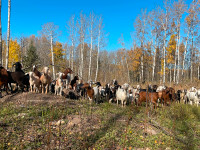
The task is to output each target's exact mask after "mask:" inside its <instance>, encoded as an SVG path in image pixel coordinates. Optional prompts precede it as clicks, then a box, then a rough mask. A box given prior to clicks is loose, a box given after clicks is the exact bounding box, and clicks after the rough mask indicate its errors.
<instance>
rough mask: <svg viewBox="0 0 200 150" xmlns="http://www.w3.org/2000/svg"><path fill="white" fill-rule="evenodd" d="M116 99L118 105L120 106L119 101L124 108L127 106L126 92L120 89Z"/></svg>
mask: <svg viewBox="0 0 200 150" xmlns="http://www.w3.org/2000/svg"><path fill="white" fill-rule="evenodd" d="M116 99H117V105H118V102H119V100H121V103H122V107H123V106H125V105H126V101H127V94H126V90H124V89H121V88H118V89H117V92H116Z"/></svg>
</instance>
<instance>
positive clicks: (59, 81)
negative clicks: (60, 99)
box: [55, 72, 63, 96]
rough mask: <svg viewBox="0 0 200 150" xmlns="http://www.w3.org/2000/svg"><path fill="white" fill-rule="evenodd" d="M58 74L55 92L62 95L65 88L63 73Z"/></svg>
mask: <svg viewBox="0 0 200 150" xmlns="http://www.w3.org/2000/svg"><path fill="white" fill-rule="evenodd" d="M56 75H58V78H57V80H56V85H55V94H56V95H60V96H62V90H63V80H62V76H63V73H62V72H59V73H57V74H56Z"/></svg>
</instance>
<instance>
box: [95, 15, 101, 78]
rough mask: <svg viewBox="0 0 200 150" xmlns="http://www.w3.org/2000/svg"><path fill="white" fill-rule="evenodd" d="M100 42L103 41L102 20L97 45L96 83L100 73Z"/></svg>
mask: <svg viewBox="0 0 200 150" xmlns="http://www.w3.org/2000/svg"><path fill="white" fill-rule="evenodd" d="M100 40H101V18H100V22H99V34H98V45H97V68H96V74H95V82H96V81H97V76H98V71H99V51H100Z"/></svg>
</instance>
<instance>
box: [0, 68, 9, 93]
mask: <svg viewBox="0 0 200 150" xmlns="http://www.w3.org/2000/svg"><path fill="white" fill-rule="evenodd" d="M3 85H4V86H5V88H6V93H7V94H8V91H7V89H8V72H7V70H6V69H5V68H4V67H2V66H1V67H0V89H1V88H2V86H3ZM0 97H2V95H1V94H0Z"/></svg>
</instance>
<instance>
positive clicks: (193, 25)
mask: <svg viewBox="0 0 200 150" xmlns="http://www.w3.org/2000/svg"><path fill="white" fill-rule="evenodd" d="M188 13H189V14H188V17H187V24H188V26H189V28H190V40H191V58H190V80H191V82H192V80H193V58H194V54H195V53H194V42H195V39H196V36H197V35H198V25H199V22H200V19H199V13H200V7H199V2H198V1H196V0H193V1H192V3H191V5H190V8H189V10H188Z"/></svg>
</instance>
